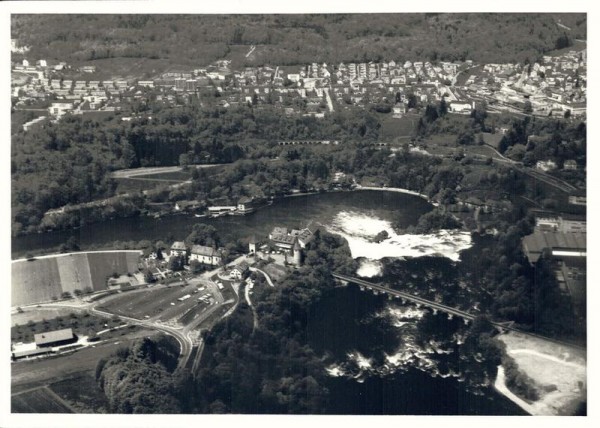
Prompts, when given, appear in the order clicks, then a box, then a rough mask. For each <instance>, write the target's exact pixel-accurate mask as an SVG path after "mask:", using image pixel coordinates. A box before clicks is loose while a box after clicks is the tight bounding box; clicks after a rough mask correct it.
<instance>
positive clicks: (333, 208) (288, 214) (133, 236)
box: [12, 190, 431, 257]
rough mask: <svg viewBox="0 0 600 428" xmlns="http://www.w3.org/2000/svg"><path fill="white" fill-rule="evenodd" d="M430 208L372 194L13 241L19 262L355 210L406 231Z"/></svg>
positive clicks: (233, 235) (261, 230) (262, 231)
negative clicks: (202, 226)
mask: <svg viewBox="0 0 600 428" xmlns="http://www.w3.org/2000/svg"><path fill="white" fill-rule="evenodd" d="M399 207H402V209H398V208H399ZM430 209H431V206H430V205H429V204H428V203H427V202H426V201H424V200H422V199H421V198H418V197H414V196H411V195H406V194H401V193H392V192H377V191H369V190H360V191H354V192H334V193H322V194H315V195H303V196H296V197H292V198H284V199H282V200H279V201H277V202H275V203H274V204H273V205H271V206H268V207H264V208H261V209H259V210H257V211H256V212H255V213H253V214H250V215H247V216H227V217H219V218H196V217H194V216H193V215H191V214H190V215H187V214H185V215H184V214H181V215H180V214H178V215H170V216H165V217H161V218H159V219H155V218H153V217H146V216H141V217H130V218H117V219H114V220H109V221H104V222H101V223H92V224H88V225H84V226H82V227H81V228H79V229H76V230H69V231H55V232H48V233H40V234H30V235H24V236H18V237H16V238H13V240H12V253H13V257H14V256H15V255H24V254H25V253H33V254H35V253H37V252H40V251H47V250H51V249H56V247H58V246H59V245H60V244H62V243H65V242H66V241H67V240H68V239H69V238H71V237H74V238H75V239H76V241H77V242H78V244H79V246H80V248H81V249H82V250H84V249H86V248H89V247H90V246H92V245H93V246H98V245H101V244H105V243H110V242H113V241H117V240H118V241H141V240H144V239H148V240H151V241H154V240H163V241H165V242H166V243H167V244H170V243H171V242H172V241H174V240H183V239H184V238H185V237H186V236H187V235H188V233H189V231H190V229H191V227H192V226H193V225H194V224H195V223H200V222H201V223H206V224H210V225H212V226H214V227H215V228H216V229H217V230H218V232H219V235H220V236H221V238H222V240H223V241H225V242H227V241H235V240H237V239H239V238H242V239H244V238H249V237H250V236H251V235H252V234H256V236H266V235H268V233H269V232H270V231H271V230H272V228H273V227H274V226H287V227H294V228H297V227H299V226H304V227H305V226H306V225H307V224H308V223H309V222H311V221H312V222H313V224H321V225H330V224H331V222H332V221H333V220H334V218H335V216H336V215H337V214H339V213H340V212H342V213H343V212H354V211H358V212H360V213H361V214H363V215H365V216H374V215H376V214H377V215H378V216H379V218H381V219H384V220H393V219H395V218H397V219H398V221H400V223H401V224H402V225H403V226H404V225H406V226H408V225H410V224H414V223H415V222H416V220H417V219H418V218H419V216H420V215H422V214H423V213H425V212H427V211H428V210H430Z"/></svg>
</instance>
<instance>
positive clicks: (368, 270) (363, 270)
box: [356, 259, 383, 278]
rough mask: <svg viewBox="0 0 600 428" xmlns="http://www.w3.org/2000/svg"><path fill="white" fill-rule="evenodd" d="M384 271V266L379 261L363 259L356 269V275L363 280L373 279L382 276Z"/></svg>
mask: <svg viewBox="0 0 600 428" xmlns="http://www.w3.org/2000/svg"><path fill="white" fill-rule="evenodd" d="M382 270H383V264H382V263H381V262H380V261H379V260H369V259H363V260H361V261H360V264H359V265H358V269H356V274H357V275H358V276H361V277H363V278H373V277H374V276H377V275H380V274H381V272H382Z"/></svg>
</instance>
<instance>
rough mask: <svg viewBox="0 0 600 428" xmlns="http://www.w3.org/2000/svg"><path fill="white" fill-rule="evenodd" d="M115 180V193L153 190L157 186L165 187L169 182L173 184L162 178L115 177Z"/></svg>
mask: <svg viewBox="0 0 600 428" xmlns="http://www.w3.org/2000/svg"><path fill="white" fill-rule="evenodd" d="M115 181H116V182H117V190H116V194H123V193H131V192H140V191H144V190H153V189H157V188H159V187H167V186H169V185H171V184H175V183H173V182H169V181H163V180H151V179H144V180H138V179H137V178H115Z"/></svg>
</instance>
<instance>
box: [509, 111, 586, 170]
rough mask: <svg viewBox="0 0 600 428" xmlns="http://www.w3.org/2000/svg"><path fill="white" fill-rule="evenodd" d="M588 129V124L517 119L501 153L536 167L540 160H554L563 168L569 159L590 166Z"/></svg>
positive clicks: (511, 126)
mask: <svg viewBox="0 0 600 428" xmlns="http://www.w3.org/2000/svg"><path fill="white" fill-rule="evenodd" d="M586 138H587V126H586V123H585V122H571V121H565V120H556V119H547V120H539V119H535V118H534V119H532V118H530V117H525V118H523V119H520V118H516V119H514V120H513V121H512V123H511V124H510V126H509V129H508V132H507V133H506V134H505V135H504V136H503V137H502V140H500V143H499V146H498V151H499V152H500V153H503V154H504V155H505V156H507V157H509V158H511V159H513V160H516V161H520V162H523V164H524V165H526V166H532V165H534V164H535V163H536V161H538V160H552V161H554V162H555V163H556V164H557V166H558V167H559V168H562V167H563V165H564V162H565V161H566V160H575V161H576V162H577V164H578V165H579V166H580V167H584V166H585V165H586V154H587V147H586Z"/></svg>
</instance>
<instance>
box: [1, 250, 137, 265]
mask: <svg viewBox="0 0 600 428" xmlns="http://www.w3.org/2000/svg"><path fill="white" fill-rule="evenodd" d="M102 253H137V254H142V253H143V251H142V250H105V251H77V252H73V253H55V254H47V255H45V256H35V257H34V259H35V260H38V259H50V258H52V257H63V256H74V255H77V254H102ZM27 260H28V259H16V260H12V263H15V262H24V261H27Z"/></svg>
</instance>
